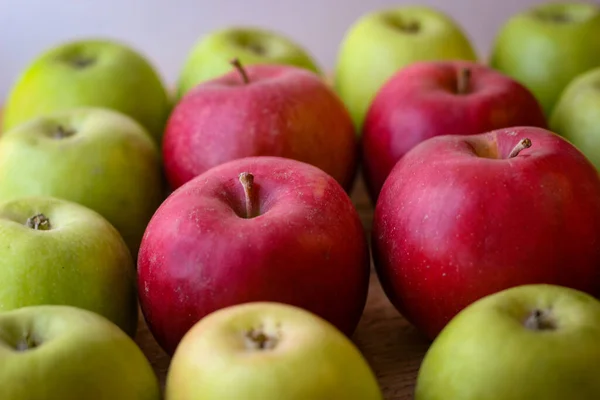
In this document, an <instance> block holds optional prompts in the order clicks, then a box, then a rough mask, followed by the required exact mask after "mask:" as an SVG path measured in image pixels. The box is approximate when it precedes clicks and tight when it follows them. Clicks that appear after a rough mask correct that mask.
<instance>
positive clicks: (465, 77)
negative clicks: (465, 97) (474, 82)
mask: <svg viewBox="0 0 600 400" xmlns="http://www.w3.org/2000/svg"><path fill="white" fill-rule="evenodd" d="M470 86H471V70H470V69H469V68H461V69H459V70H458V76H457V80H456V93H458V94H467V93H469V90H470Z"/></svg>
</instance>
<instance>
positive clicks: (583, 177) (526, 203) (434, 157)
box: [372, 127, 600, 339]
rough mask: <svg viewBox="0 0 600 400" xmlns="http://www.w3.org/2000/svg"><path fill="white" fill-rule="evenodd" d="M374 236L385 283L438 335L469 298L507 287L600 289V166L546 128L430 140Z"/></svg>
mask: <svg viewBox="0 0 600 400" xmlns="http://www.w3.org/2000/svg"><path fill="white" fill-rule="evenodd" d="M528 146H530V147H528ZM372 243H373V258H374V261H375V267H376V270H377V272H378V274H379V277H380V280H381V282H382V286H383V287H384V290H385V293H386V294H387V296H388V297H389V299H390V300H391V302H392V303H393V304H394V305H395V306H396V308H397V309H398V311H400V313H402V314H403V315H404V316H405V317H406V318H407V319H408V320H409V321H410V322H412V323H413V324H414V325H415V326H416V327H417V328H418V329H419V330H420V331H421V332H423V333H424V334H425V335H427V336H428V337H429V338H431V339H433V338H435V337H436V336H437V334H438V333H439V332H440V330H441V329H442V328H443V327H444V326H445V325H446V324H447V323H448V321H449V320H450V319H451V318H452V317H453V316H455V315H456V314H457V313H458V312H459V311H460V310H462V309H463V308H465V307H466V306H467V305H469V304H471V303H473V302H474V301H475V300H477V299H480V298H482V297H483V296H485V295H489V294H492V293H495V292H498V291H500V290H503V289H507V288H509V287H513V286H518V285H524V284H533V283H547V284H555V285H560V286H566V287H571V288H574V289H578V290H581V291H584V292H587V293H589V294H592V295H594V296H598V295H600V180H599V178H598V173H597V172H596V170H595V168H594V166H593V165H592V164H591V163H590V162H589V161H588V160H587V159H586V158H585V157H584V156H583V155H582V153H581V152H580V151H579V150H577V149H576V148H575V147H574V146H573V145H571V144H570V143H569V142H567V141H566V140H564V139H563V138H561V137H560V136H558V135H556V134H554V133H552V132H550V131H548V130H545V129H541V128H535V127H515V128H510V129H500V130H496V131H491V132H488V133H483V134H476V135H445V136H438V137H435V138H432V139H428V140H426V141H424V142H423V143H421V144H419V145H417V146H416V147H415V148H413V149H412V150H410V151H409V152H408V153H407V154H406V155H405V156H404V157H403V158H402V159H401V160H400V161H399V162H398V163H397V164H396V166H395V167H394V168H393V169H392V171H391V173H390V175H389V177H388V179H387V180H386V182H385V184H384V186H383V188H382V190H381V194H380V196H379V199H378V201H377V205H376V207H375V215H374V222H373V231H372Z"/></svg>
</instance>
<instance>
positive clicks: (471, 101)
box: [362, 60, 547, 200]
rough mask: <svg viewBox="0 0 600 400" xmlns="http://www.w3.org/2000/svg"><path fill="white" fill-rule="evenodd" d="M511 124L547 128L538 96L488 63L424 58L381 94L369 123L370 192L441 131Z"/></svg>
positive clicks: (401, 72)
mask: <svg viewBox="0 0 600 400" xmlns="http://www.w3.org/2000/svg"><path fill="white" fill-rule="evenodd" d="M511 126H537V127H540V128H546V127H547V122H546V117H545V116H544V113H543V111H542V109H541V107H540V105H539V103H538V101H537V100H536V98H535V97H534V96H533V95H532V94H531V92H529V90H527V89H526V88H525V87H524V86H523V85H521V84H520V83H518V82H516V81H515V80H514V79H512V78H509V77H508V76H506V75H504V74H501V73H499V72H497V71H495V70H493V69H491V68H489V67H487V66H485V65H483V64H479V63H475V62H470V61H460V60H458V61H423V62H416V63H413V64H411V65H409V66H407V67H405V68H402V69H401V70H399V71H398V72H397V73H396V74H394V75H393V76H392V78H390V80H389V81H388V82H387V83H386V84H385V85H384V86H383V87H382V88H381V90H380V91H379V92H378V93H377V95H376V97H375V99H374V101H373V103H372V104H371V107H370V108H369V112H368V114H367V118H366V121H365V124H364V127H363V135H362V136H363V137H362V150H363V155H362V161H363V172H364V176H365V180H366V183H367V187H368V188H369V193H370V195H371V198H372V199H373V200H376V199H377V196H378V194H379V191H380V190H381V186H382V185H383V182H384V181H385V178H387V176H388V174H389V173H390V171H391V170H392V168H393V167H394V165H395V164H396V162H398V160H399V159H400V158H402V157H403V156H404V154H406V152H407V151H409V150H410V149H412V148H413V147H414V146H416V145H417V144H419V143H421V142H422V141H424V140H426V139H429V138H431V137H434V136H440V135H471V134H478V133H484V132H488V131H491V130H495V129H500V128H508V127H511Z"/></svg>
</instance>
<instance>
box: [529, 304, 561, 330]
mask: <svg viewBox="0 0 600 400" xmlns="http://www.w3.org/2000/svg"><path fill="white" fill-rule="evenodd" d="M523 325H524V326H525V328H527V329H530V330H532V331H553V330H555V329H556V321H555V320H554V318H553V317H552V314H551V313H550V311H549V310H539V309H536V310H533V311H532V312H531V314H529V316H528V317H527V319H526V320H525V322H524V324H523Z"/></svg>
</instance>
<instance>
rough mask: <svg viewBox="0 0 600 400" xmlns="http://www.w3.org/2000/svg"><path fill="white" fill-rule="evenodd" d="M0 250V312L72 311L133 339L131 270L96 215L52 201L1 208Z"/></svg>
mask: <svg viewBox="0 0 600 400" xmlns="http://www.w3.org/2000/svg"><path fill="white" fill-rule="evenodd" d="M0 244H1V246H0V282H1V287H2V290H0V312H2V311H7V310H12V309H16V308H20V307H25V306H31V305H44V304H56V305H61V304H64V305H71V306H75V307H79V308H85V309H88V310H91V311H93V312H95V313H98V314H101V315H103V316H104V317H106V318H108V319H109V320H111V321H112V322H113V323H115V324H116V325H118V326H119V327H120V328H121V329H123V330H124V331H125V332H126V333H127V334H129V335H130V336H133V335H134V334H135V331H136V327H137V322H138V302H137V290H136V281H135V279H136V277H135V262H134V259H133V257H132V256H131V253H130V252H129V250H128V248H127V245H126V244H125V242H124V241H123V239H122V237H121V235H119V233H118V232H117V231H116V230H115V228H114V227H113V226H112V225H111V224H110V223H109V222H108V221H107V220H106V219H104V218H103V217H102V216H100V215H99V214H98V213H96V212H94V211H92V210H90V209H88V208H86V207H83V206H81V205H79V204H76V203H72V202H68V201H65V200H60V199H57V198H52V197H22V198H19V199H15V200H12V201H7V202H4V203H0Z"/></svg>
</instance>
